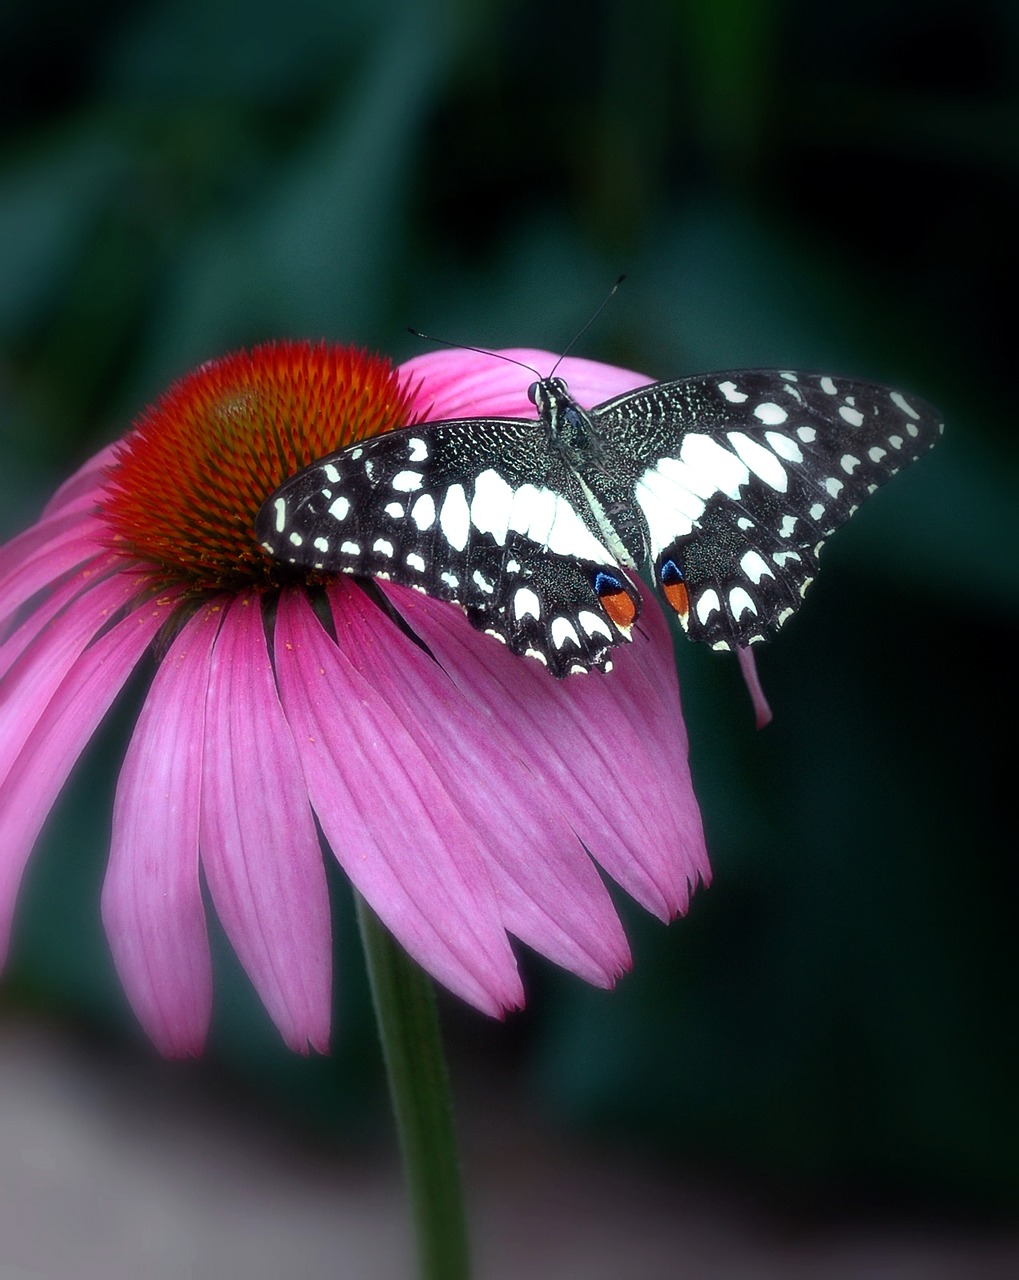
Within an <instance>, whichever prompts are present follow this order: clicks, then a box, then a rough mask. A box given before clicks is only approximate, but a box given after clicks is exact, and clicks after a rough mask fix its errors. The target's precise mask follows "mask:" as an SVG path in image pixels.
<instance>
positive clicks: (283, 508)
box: [272, 498, 287, 533]
mask: <svg viewBox="0 0 1019 1280" xmlns="http://www.w3.org/2000/svg"><path fill="white" fill-rule="evenodd" d="M272 505H273V509H274V510H275V512H276V532H277V533H282V532H283V530H284V529H285V528H286V524H287V504H286V503H285V502H284V501H283V499H282V498H277V499H276V501H275V502H274V503H273V504H272Z"/></svg>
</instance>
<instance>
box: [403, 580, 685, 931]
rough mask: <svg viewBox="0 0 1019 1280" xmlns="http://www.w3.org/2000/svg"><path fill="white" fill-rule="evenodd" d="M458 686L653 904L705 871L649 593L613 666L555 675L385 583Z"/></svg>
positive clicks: (454, 613) (677, 716) (611, 866)
mask: <svg viewBox="0 0 1019 1280" xmlns="http://www.w3.org/2000/svg"><path fill="white" fill-rule="evenodd" d="M380 585H382V586H383V587H384V590H385V593H386V595H387V596H388V597H389V598H390V600H392V601H393V603H394V605H395V606H396V607H397V608H398V609H399V611H400V613H401V614H402V615H403V617H404V618H405V619H406V620H407V622H408V624H409V626H410V628H411V630H412V631H414V632H415V633H416V634H417V635H419V636H420V637H421V638H422V640H423V641H424V642H425V644H426V645H427V646H428V648H429V649H430V650H431V652H432V653H433V654H434V655H435V657H436V659H437V660H438V662H439V663H440V665H441V666H442V667H443V668H444V669H445V670H446V671H447V673H448V674H449V676H450V678H451V679H452V680H453V682H454V684H456V685H457V687H458V688H460V689H461V690H462V692H463V693H464V694H465V696H466V697H467V698H468V700H469V701H470V702H471V703H472V705H475V706H477V707H478V708H479V713H480V714H485V715H486V717H487V719H486V728H487V730H488V732H489V733H490V734H491V736H492V740H493V745H494V744H495V743H496V742H500V743H501V744H502V745H503V748H504V749H505V750H508V751H512V752H513V753H514V754H515V755H517V756H520V757H522V758H524V759H526V760H528V761H529V762H530V767H531V770H532V772H533V773H534V774H535V777H536V786H537V787H539V788H542V789H546V790H547V791H548V793H549V794H551V795H553V796H554V798H555V801H556V803H557V805H558V806H559V807H560V809H561V810H562V812H563V813H564V815H565V816H566V818H567V821H568V822H569V823H570V825H571V826H572V827H573V829H574V831H576V833H577V835H578V836H579V837H580V838H581V840H583V842H584V844H585V845H586V846H587V848H588V850H589V851H590V852H591V854H592V856H593V857H594V858H595V859H596V860H597V861H598V862H599V863H600V864H601V865H602V867H604V869H605V870H606V871H607V872H608V873H609V875H610V876H612V878H613V879H614V880H616V881H617V882H618V883H619V884H620V885H622V887H623V888H624V889H626V891H627V892H628V893H630V894H631V895H632V896H633V897H634V898H636V899H637V901H638V902H640V903H641V904H642V905H643V906H645V907H646V908H647V909H648V910H649V911H652V912H654V914H655V915H657V916H659V917H661V918H662V919H669V918H670V917H671V916H673V915H675V913H676V912H677V911H683V910H685V909H686V906H687V902H688V900H689V893H690V888H691V886H692V885H693V884H694V883H696V880H697V878H698V877H700V878H701V879H706V878H707V875H708V871H707V859H706V855H705V847H704V836H703V831H702V828H701V822H700V814H699V810H698V807H697V802H696V799H695V798H694V795H693V788H692V785H691V781H690V772H689V766H688V763H687V758H686V756H687V743H686V735H685V731H684V728H683V720H682V714H681V711H680V706H679V692H678V686H677V683H676V676H675V667H674V664H673V661H672V646H671V641H670V639H669V635H668V629H667V626H666V623H665V620H664V618H662V616H661V611H660V610H658V608H657V606H656V605H655V604H654V603H653V601H652V600H651V599H649V598H646V599H645V612H644V615H642V618H641V624H640V632H641V634H638V635H637V637H636V638H635V640H634V643H633V645H632V646H627V647H626V648H625V649H624V647H623V646H620V649H619V650H617V651H616V654H615V655H614V667H613V670H612V671H611V672H610V673H608V674H607V675H603V674H601V673H600V672H591V673H589V674H587V675H583V676H580V675H578V676H571V677H568V678H567V679H566V680H561V681H556V680H554V679H553V678H552V677H551V676H550V675H549V674H548V673H547V672H546V671H545V670H544V669H543V668H542V667H540V666H539V665H538V664H537V663H535V662H531V661H528V660H526V659H523V658H519V657H516V656H515V655H513V654H511V653H510V652H509V651H508V650H507V649H505V648H504V647H503V646H501V645H499V644H497V643H495V642H493V641H492V640H491V638H490V637H487V636H484V635H480V634H479V633H478V632H477V631H475V630H474V629H473V628H472V627H471V626H470V625H469V623H468V622H467V620H466V618H465V617H464V616H463V615H462V613H461V612H460V611H459V610H456V609H453V608H451V607H449V606H447V605H444V604H442V603H440V602H438V601H435V600H432V599H430V598H429V597H427V596H422V595H420V594H419V593H418V592H414V591H410V590H408V589H406V588H401V587H395V586H392V585H391V584H388V583H386V584H380Z"/></svg>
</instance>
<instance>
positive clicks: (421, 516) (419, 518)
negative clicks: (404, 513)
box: [410, 493, 435, 533]
mask: <svg viewBox="0 0 1019 1280" xmlns="http://www.w3.org/2000/svg"><path fill="white" fill-rule="evenodd" d="M410 515H411V519H412V520H413V521H414V523H415V524H416V525H417V527H418V528H419V529H420V530H421V532H422V533H423V532H424V531H425V530H426V529H430V528H431V527H432V525H433V524H434V523H435V500H434V498H433V497H432V495H431V494H430V493H423V494H422V495H421V497H420V498H418V499H417V501H416V502H415V503H414V505H413V506H412V507H411V509H410Z"/></svg>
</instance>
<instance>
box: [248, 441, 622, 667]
mask: <svg viewBox="0 0 1019 1280" xmlns="http://www.w3.org/2000/svg"><path fill="white" fill-rule="evenodd" d="M257 533H258V537H259V541H260V542H261V543H262V545H263V546H264V547H265V548H266V549H267V550H268V551H270V553H271V554H272V555H273V556H275V557H276V558H277V559H279V560H282V561H284V562H289V563H292V564H295V565H299V566H301V567H302V568H303V569H311V570H319V571H321V572H323V573H327V574H328V573H351V574H360V575H365V576H374V577H381V578H385V579H388V580H391V581H393V582H396V583H399V584H401V585H404V586H409V587H415V588H417V589H419V590H422V591H424V592H426V593H427V594H428V595H431V596H435V597H436V598H438V599H441V600H448V601H451V602H454V603H456V604H459V605H461V606H462V607H463V608H464V609H465V610H466V611H467V614H468V617H469V618H470V620H471V622H472V623H473V625H474V626H475V627H477V628H478V629H479V630H482V631H486V632H489V633H490V634H492V635H494V636H496V637H497V638H499V639H500V640H503V641H504V642H505V643H506V644H507V645H509V647H510V648H511V649H512V650H513V651H514V652H515V653H521V654H527V655H528V656H531V657H535V658H538V659H539V660H540V661H543V662H545V663H546V664H547V665H548V666H549V668H550V669H551V670H552V671H553V673H554V674H556V675H566V674H569V673H570V672H571V671H572V670H575V669H576V670H588V669H589V668H590V667H592V666H602V667H604V666H607V665H608V662H609V654H610V652H611V649H612V647H613V646H614V645H616V644H618V643H620V642H621V641H623V640H626V639H628V638H629V627H630V625H631V624H632V622H633V620H634V619H635V617H636V614H637V611H638V609H639V596H638V595H637V593H636V591H635V590H634V588H633V587H632V585H631V584H629V583H628V582H627V581H626V579H625V577H624V575H623V574H622V570H621V569H620V566H619V565H618V563H617V562H616V560H615V558H614V556H613V555H612V554H611V552H610V551H609V550H608V548H607V547H606V546H605V545H604V541H603V538H602V535H601V531H600V530H599V529H598V527H597V524H596V522H595V521H594V520H593V518H592V517H591V513H590V510H589V508H588V507H587V505H586V502H585V500H584V497H583V492H582V489H581V487H580V485H579V483H578V481H577V479H576V477H575V475H574V474H573V473H572V472H571V471H570V470H569V468H567V467H566V465H565V464H564V463H563V461H562V459H561V458H560V457H559V456H558V454H556V453H555V452H553V451H550V450H549V449H548V440H547V432H546V431H545V429H544V428H543V427H542V426H541V425H540V424H539V423H537V422H529V421H524V420H521V419H463V420H459V421H452V422H444V423H438V424H433V425H430V426H428V427H427V428H413V427H410V428H405V429H403V430H399V431H392V432H389V433H387V434H386V435H382V436H377V437H374V438H373V439H371V440H367V441H364V442H363V443H361V444H358V445H353V446H351V447H349V448H346V449H343V450H340V451H339V452H337V453H335V454H332V455H330V456H329V457H327V458H323V459H321V460H320V461H319V462H316V463H313V464H312V465H311V466H309V467H306V468H305V469H304V470H303V471H301V472H298V473H297V475H295V476H293V477H291V478H290V479H289V480H288V481H287V482H286V483H285V484H284V485H283V486H281V488H280V489H279V490H278V491H277V492H276V494H274V495H273V498H272V499H271V501H270V502H269V503H268V504H267V505H266V507H265V508H264V509H263V512H262V514H261V516H260V517H259V522H258V526H257ZM619 593H622V594H621V595H620V594H619Z"/></svg>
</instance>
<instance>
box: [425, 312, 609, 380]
mask: <svg viewBox="0 0 1019 1280" xmlns="http://www.w3.org/2000/svg"><path fill="white" fill-rule="evenodd" d="M602 305H604V304H602ZM584 327H585V328H586V327H587V326H586V325H585V326H584ZM407 332H408V333H412V334H413V335H414V337H415V338H422V339H424V341H425V342H434V343H435V344H436V346H439V347H452V348H453V349H454V350H456V351H473V352H474V354H475V355H479V356H491V357H492V358H493V359H494V360H505V361H506V363H507V364H515V365H516V366H517V367H518V368H520V369H526V370H527V371H528V373H533V374H534V376H535V377H536V378H538V379H540V378H541V374H540V373H539V372H538V370H537V369H535V368H534V366H533V365H529V364H524V362H523V360H514V359H513V357H512V356H507V355H504V354H503V352H501V351H492V350H490V348H488V347H472V346H469V345H468V344H467V343H466V342H450V341H449V339H448V338H433V337H432V335H431V334H430V333H422V332H421V330H420V329H415V328H413V327H412V326H411V325H408V326H407ZM582 332H583V330H581V333H582ZM578 337H579V334H578Z"/></svg>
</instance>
